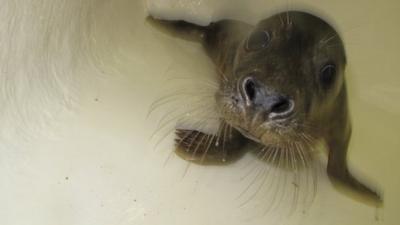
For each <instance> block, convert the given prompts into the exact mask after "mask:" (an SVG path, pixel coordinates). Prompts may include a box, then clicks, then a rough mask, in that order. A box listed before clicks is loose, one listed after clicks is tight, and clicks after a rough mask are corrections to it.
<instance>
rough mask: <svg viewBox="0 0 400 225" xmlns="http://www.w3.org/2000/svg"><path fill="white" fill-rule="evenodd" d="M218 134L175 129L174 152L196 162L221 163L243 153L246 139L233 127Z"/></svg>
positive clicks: (233, 159) (232, 160)
mask: <svg viewBox="0 0 400 225" xmlns="http://www.w3.org/2000/svg"><path fill="white" fill-rule="evenodd" d="M224 130H225V131H224V132H220V134H218V135H213V134H205V133H203V132H200V131H197V130H183V129H177V130H176V132H175V133H176V139H175V146H176V150H175V152H176V154H177V155H179V156H180V157H182V158H183V159H185V160H187V161H191V162H194V163H198V164H221V163H230V162H234V161H235V160H237V159H238V158H240V156H241V155H242V154H243V153H244V151H241V149H242V147H243V146H244V144H245V143H246V139H245V138H244V137H243V136H241V134H240V133H239V132H238V131H236V130H234V129H233V128H230V127H228V126H227V127H226V128H225V129H224Z"/></svg>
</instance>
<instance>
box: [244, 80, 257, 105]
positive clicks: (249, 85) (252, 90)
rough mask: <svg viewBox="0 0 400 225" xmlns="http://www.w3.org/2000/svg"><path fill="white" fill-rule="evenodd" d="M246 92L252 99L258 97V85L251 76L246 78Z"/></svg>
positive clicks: (249, 98)
mask: <svg viewBox="0 0 400 225" xmlns="http://www.w3.org/2000/svg"><path fill="white" fill-rule="evenodd" d="M244 92H245V94H246V96H247V98H248V100H250V101H253V100H254V98H255V97H256V85H255V83H254V81H253V80H252V79H251V78H246V79H245V80H244Z"/></svg>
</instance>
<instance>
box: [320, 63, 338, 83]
mask: <svg viewBox="0 0 400 225" xmlns="http://www.w3.org/2000/svg"><path fill="white" fill-rule="evenodd" d="M335 76H336V66H335V64H332V63H328V64H325V65H324V66H323V67H322V69H321V71H320V75H319V79H320V81H321V84H322V85H323V86H324V87H329V86H330V85H331V84H332V83H333V81H334V80H335Z"/></svg>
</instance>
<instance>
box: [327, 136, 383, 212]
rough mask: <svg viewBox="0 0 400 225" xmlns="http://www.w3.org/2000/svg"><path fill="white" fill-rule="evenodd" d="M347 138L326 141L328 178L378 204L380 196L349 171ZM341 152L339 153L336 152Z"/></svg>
mask: <svg viewBox="0 0 400 225" xmlns="http://www.w3.org/2000/svg"><path fill="white" fill-rule="evenodd" d="M347 145H348V139H347V140H345V141H341V140H337V141H333V140H331V141H330V142H329V143H328V147H329V159H328V167H327V172H328V175H329V178H330V179H332V180H333V181H335V182H339V184H341V185H343V186H344V187H348V188H350V189H351V190H355V191H356V192H357V193H358V194H361V195H362V196H361V197H363V200H367V201H370V202H372V203H373V204H374V205H376V206H380V205H381V204H382V202H383V200H382V198H381V196H380V195H379V194H378V193H377V192H376V191H373V190H372V189H371V188H369V187H367V186H366V185H365V184H363V183H361V182H360V181H358V180H357V178H355V177H354V176H353V175H352V174H351V173H350V171H349V169H348V166H347V160H346V152H344V153H343V151H346V150H347ZM338 152H341V153H338Z"/></svg>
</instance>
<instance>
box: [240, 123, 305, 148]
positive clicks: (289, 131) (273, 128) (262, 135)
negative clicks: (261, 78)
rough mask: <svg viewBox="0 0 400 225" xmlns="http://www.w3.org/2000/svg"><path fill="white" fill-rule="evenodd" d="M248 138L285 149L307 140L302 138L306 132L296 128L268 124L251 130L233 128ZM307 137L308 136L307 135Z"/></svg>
mask: <svg viewBox="0 0 400 225" xmlns="http://www.w3.org/2000/svg"><path fill="white" fill-rule="evenodd" d="M233 127H234V128H236V130H238V131H239V132H240V133H241V134H242V135H243V136H245V137H246V138H248V139H250V140H252V141H254V142H257V143H259V144H262V145H264V146H269V147H277V148H280V147H284V146H288V145H291V144H292V143H294V142H296V143H299V142H304V141H305V138H304V137H303V136H302V135H303V134H305V131H302V130H298V129H296V128H295V127H291V126H283V124H281V125H280V126H279V125H271V124H270V123H266V124H264V125H259V126H255V127H250V128H247V129H246V128H243V127H241V126H233ZM305 135H307V134H305Z"/></svg>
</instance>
